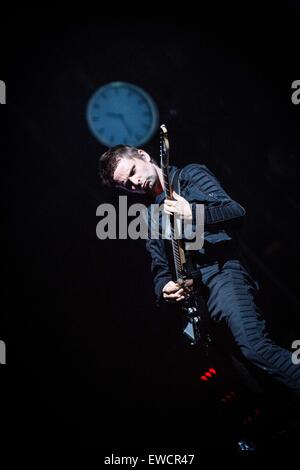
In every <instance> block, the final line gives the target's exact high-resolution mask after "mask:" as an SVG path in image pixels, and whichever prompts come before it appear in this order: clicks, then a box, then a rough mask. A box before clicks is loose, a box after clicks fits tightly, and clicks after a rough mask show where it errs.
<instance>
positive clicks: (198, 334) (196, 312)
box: [160, 124, 210, 348]
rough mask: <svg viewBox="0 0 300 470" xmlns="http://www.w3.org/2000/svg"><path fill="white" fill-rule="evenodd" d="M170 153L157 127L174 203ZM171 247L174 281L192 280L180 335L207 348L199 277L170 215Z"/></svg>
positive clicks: (169, 194)
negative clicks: (177, 234)
mask: <svg viewBox="0 0 300 470" xmlns="http://www.w3.org/2000/svg"><path fill="white" fill-rule="evenodd" d="M169 153H170V145H169V139H168V132H167V129H166V126H165V125H164V124H162V125H161V126H160V165H161V170H162V174H163V181H164V189H165V194H166V198H167V199H173V196H172V192H173V189H172V186H171V183H170V177H169ZM170 228H171V243H172V252H173V259H174V267H175V274H176V281H177V282H178V283H179V284H182V283H183V282H184V280H185V279H193V287H192V291H191V293H190V294H189V296H187V298H186V299H185V300H184V301H183V302H182V311H183V314H184V315H183V316H184V327H183V334H184V336H185V337H186V338H187V339H188V341H189V343H190V344H191V345H196V344H200V346H204V347H205V348H207V347H208V344H209V342H210V336H209V317H208V312H207V306H206V302H205V299H204V298H203V296H202V295H201V289H202V290H203V284H202V286H201V280H200V276H201V273H200V272H199V270H198V271H195V270H194V269H193V265H192V260H191V256H190V254H189V253H188V252H186V251H185V249H184V242H183V240H182V239H179V238H178V237H176V236H175V221H174V216H173V215H170Z"/></svg>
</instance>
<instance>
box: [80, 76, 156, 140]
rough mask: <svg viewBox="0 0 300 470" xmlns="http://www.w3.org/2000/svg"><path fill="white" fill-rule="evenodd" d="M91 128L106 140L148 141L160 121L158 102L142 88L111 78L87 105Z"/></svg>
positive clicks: (96, 134)
mask: <svg viewBox="0 0 300 470" xmlns="http://www.w3.org/2000/svg"><path fill="white" fill-rule="evenodd" d="M87 121H88V125H89V128H90V130H91V132H92V133H93V134H94V136H95V137H96V138H97V139H98V140H99V141H100V142H102V144H104V145H106V146H108V147H113V146H114V145H117V144H126V145H133V146H135V147H137V146H139V145H142V144H145V143H146V142H147V141H148V140H149V139H150V138H151V137H152V135H153V134H154V132H155V131H156V129H157V126H158V123H159V115H158V110H157V106H156V104H155V103H154V101H153V99H152V98H151V97H150V95H148V93H146V92H145V91H144V90H142V88H139V87H137V86H136V85H132V84H131V83H126V82H111V83H108V84H107V85H104V86H103V87H101V88H99V89H98V90H97V91H96V92H95V93H94V94H93V95H92V97H91V98H90V100H89V103H88V106H87Z"/></svg>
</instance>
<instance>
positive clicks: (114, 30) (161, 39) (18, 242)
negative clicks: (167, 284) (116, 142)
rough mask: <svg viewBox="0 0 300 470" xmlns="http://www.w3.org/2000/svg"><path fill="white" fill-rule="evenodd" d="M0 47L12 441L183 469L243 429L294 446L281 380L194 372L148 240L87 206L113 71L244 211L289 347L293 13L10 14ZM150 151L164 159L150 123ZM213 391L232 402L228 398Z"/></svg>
mask: <svg viewBox="0 0 300 470" xmlns="http://www.w3.org/2000/svg"><path fill="white" fill-rule="evenodd" d="M1 43H2V44H3V45H4V49H5V50H6V51H5V56H4V57H3V68H1V69H0V71H1V74H0V79H1V80H3V81H4V82H5V84H6V93H7V95H6V104H5V105H3V106H1V108H0V119H1V156H2V172H1V174H2V185H1V187H2V198H1V201H2V218H3V227H2V236H3V242H2V249H3V254H4V262H3V263H2V264H3V268H4V281H3V283H2V286H3V293H2V295H3V306H2V308H1V310H2V317H3V322H1V329H0V339H1V340H3V341H5V343H6V352H7V363H6V365H1V366H0V369H1V370H0V372H1V376H3V378H4V380H5V381H9V382H11V384H12V389H11V390H10V391H8V390H7V392H8V395H7V399H8V397H9V398H10V400H9V402H10V411H9V413H8V427H7V431H6V432H5V434H6V436H7V437H8V438H9V440H10V444H11V445H12V446H13V448H15V449H16V450H17V449H18V448H20V446H22V447H24V448H25V449H26V451H27V452H29V453H30V452H31V449H35V448H43V449H49V448H50V449H52V450H54V449H56V448H62V449H74V448H75V449H79V448H83V449H97V450H98V458H99V461H102V460H103V459H104V457H105V456H106V455H111V454H112V453H113V454H118V455H133V454H130V451H131V452H133V449H134V450H135V452H136V453H137V454H136V455H146V454H149V453H153V454H154V453H155V452H154V450H155V451H156V452H157V453H164V452H165V450H168V449H169V450H170V449H173V450H174V452H173V453H178V454H180V453H181V454H184V453H185V454H187V453H189V454H193V453H194V454H195V455H198V457H197V458H198V461H197V462H195V463H199V462H200V460H199V458H200V457H199V455H203V453H204V451H206V450H212V451H213V450H220V451H222V450H223V451H224V452H226V451H228V450H230V451H234V452H237V453H238V449H237V447H236V443H237V441H238V440H239V439H240V438H241V437H246V436H249V439H250V441H254V442H256V443H257V446H258V448H259V449H262V450H265V449H266V450H268V452H271V451H272V450H274V449H277V450H278V449H280V448H282V449H285V450H286V449H291V448H293V447H294V446H296V445H297V441H298V439H299V437H298V434H299V429H300V424H299V422H300V413H299V409H298V411H297V405H296V404H294V403H293V402H292V401H290V399H289V396H288V394H287V392H286V391H285V390H281V389H279V388H278V389H277V388H276V386H275V385H274V386H273V384H272V383H264V380H262V381H261V377H256V378H257V380H258V382H259V383H260V384H261V383H262V387H263V390H264V393H263V396H260V395H259V394H258V396H256V395H255V393H254V394H253V395H251V393H248V391H246V390H244V388H243V387H242V388H241V389H240V388H239V385H237V387H235V382H234V381H235V380H236V378H232V381H231V379H230V374H231V372H229V376H228V375H227V376H226V370H225V369H224V370H223V369H221V370H218V371H217V372H218V374H217V376H216V377H213V378H212V379H211V381H210V382H209V383H204V381H201V379H200V377H201V375H202V373H203V370H204V369H205V367H206V364H204V363H203V361H202V360H201V357H200V356H199V357H197V355H196V354H195V353H194V352H192V351H191V350H190V349H189V348H187V347H186V346H185V345H184V344H183V342H182V338H181V331H180V328H179V327H178V324H177V322H176V320H174V319H175V315H174V311H171V309H169V308H165V309H164V310H162V311H161V310H160V309H158V308H157V307H156V304H155V297H154V292H153V286H152V276H151V271H150V260H149V256H148V254H147V253H146V251H145V249H144V241H143V240H99V239H98V238H97V236H96V225H97V222H98V218H97V217H96V208H97V206H98V205H99V204H101V203H104V202H109V203H112V204H115V205H117V195H112V194H111V191H110V190H109V189H108V188H104V187H102V186H101V184H100V180H99V176H98V158H99V156H100V155H101V154H102V153H103V152H104V151H105V150H106V148H105V146H104V145H102V144H101V143H100V142H99V141H97V140H96V138H95V137H94V136H93V135H92V133H91V132H90V130H89V128H88V125H87V121H86V106H87V102H88V100H89V98H90V96H91V95H92V94H93V93H94V91H95V90H96V89H97V88H98V87H100V86H102V85H104V84H106V83H109V82H112V81H116V80H120V81H125V82H129V83H134V84H136V85H137V86H139V87H141V88H143V89H145V90H147V92H148V93H149V94H150V95H151V96H152V98H153V99H154V101H155V102H156V103H157V106H158V109H159V113H160V123H165V124H166V125H167V126H168V130H169V137H170V143H171V159H172V163H173V164H175V165H177V166H184V165H186V164H188V163H191V162H198V163H202V164H205V165H207V166H208V168H210V169H211V170H212V171H213V172H214V173H215V174H216V175H217V177H218V179H219V180H220V181H221V183H222V185H223V187H224V188H225V189H226V190H227V191H228V192H229V194H230V195H231V196H232V197H233V198H234V199H235V200H237V201H239V202H240V204H242V205H243V207H245V209H246V211H247V216H246V222H245V224H244V226H243V228H242V230H241V231H240V240H241V244H242V251H243V255H244V256H245V260H246V261H247V263H248V266H249V268H250V270H251V273H252V274H253V276H254V277H255V278H256V279H257V280H258V282H259V284H260V294H259V302H260V305H261V308H262V310H263V312H264V316H265V318H266V320H267V324H268V328H269V331H270V332H271V334H272V336H273V338H274V339H275V340H276V342H277V343H278V344H280V345H281V346H284V347H285V348H287V349H291V346H292V342H293V341H295V340H297V339H298V340H300V318H299V312H300V297H299V285H298V282H299V275H298V267H299V264H300V257H299V223H298V221H299V215H300V214H299V207H300V199H299V178H300V164H299V159H300V133H299V122H300V104H298V105H297V104H294V103H293V102H292V100H291V96H292V92H293V90H292V88H291V86H292V83H293V82H294V81H295V80H297V79H298V80H300V70H299V60H298V56H299V11H298V9H296V7H292V6H291V7H290V8H287V7H285V8H284V10H283V11H280V10H278V11H276V12H273V14H272V15H271V14H268V12H267V11H266V9H264V8H263V7H261V8H256V9H253V11H252V13H251V15H250V14H249V15H246V14H240V15H236V16H234V15H231V14H229V12H228V14H227V15H224V16H222V15H221V14H220V15H219V16H213V15H210V16H208V15H200V14H197V15H194V14H192V12H190V15H188V14H187V13H186V14H185V15H183V17H181V18H180V15H178V16H177V17H176V18H175V17H174V18H173V19H171V18H169V17H168V16H167V15H166V16H164V15H162V16H161V17H160V18H159V19H155V18H154V17H153V18H151V17H149V18H145V17H144V19H138V18H135V19H132V18H131V19H125V18H123V19H122V17H119V18H117V19H112V17H111V16H108V15H107V16H103V14H102V13H101V11H100V10H96V11H94V12H93V13H90V14H87V12H82V14H80V13H79V12H78V14H75V13H73V14H72V15H71V16H69V17H67V16H55V15H54V14H53V12H52V14H51V15H50V14H49V15H48V14H46V13H43V14H42V13H41V12H40V14H39V18H37V19H35V20H34V19H33V17H32V18H31V17H30V14H29V13H28V11H27V13H24V12H22V9H17V13H16V15H15V17H14V18H13V17H12V16H9V17H8V19H7V27H6V28H5V29H4V30H2V31H1ZM5 59H6V60H5ZM4 62H6V64H4ZM145 149H146V150H147V152H149V153H151V154H153V156H155V157H156V158H157V159H158V158H159V133H158V131H157V132H156V133H155V134H154V136H153V138H152V139H151V140H150V141H149V142H148V143H147V144H146V145H145ZM224 367H225V366H224ZM299 367H300V366H299ZM254 375H255V373H254ZM212 381H215V384H218V383H220V384H221V385H216V388H217V389H218V392H217V393H215V389H214V385H213V384H212ZM222 381H223V382H222ZM5 388H6V387H5ZM220 390H222V393H223V392H224V393H225V394H226V393H227V394H228V393H230V392H232V391H233V390H235V392H236V394H237V397H236V398H233V399H232V397H231V398H230V399H227V402H226V403H225V402H224V400H223V401H222V400H221V398H222V397H221V396H220V395H218V394H219V391H220ZM235 392H234V393H235ZM220 393H221V392H220ZM216 395H217V397H216ZM227 398H228V397H227ZM231 399H232V400H231ZM4 406H5V405H4ZM150 451H151V452H150ZM175 451H176V452H175ZM195 458H196V457H195Z"/></svg>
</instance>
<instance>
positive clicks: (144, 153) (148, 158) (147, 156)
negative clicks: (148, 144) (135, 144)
mask: <svg viewBox="0 0 300 470" xmlns="http://www.w3.org/2000/svg"><path fill="white" fill-rule="evenodd" d="M138 153H139V155H140V156H141V157H142V159H143V160H146V162H150V161H151V158H150V155H149V154H148V153H147V152H145V150H142V149H138Z"/></svg>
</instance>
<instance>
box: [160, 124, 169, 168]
mask: <svg viewBox="0 0 300 470" xmlns="http://www.w3.org/2000/svg"><path fill="white" fill-rule="evenodd" d="M169 150H170V144H169V139H168V131H167V128H166V126H165V125H164V124H162V125H161V126H160V167H161V168H167V167H168V165H169Z"/></svg>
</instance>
